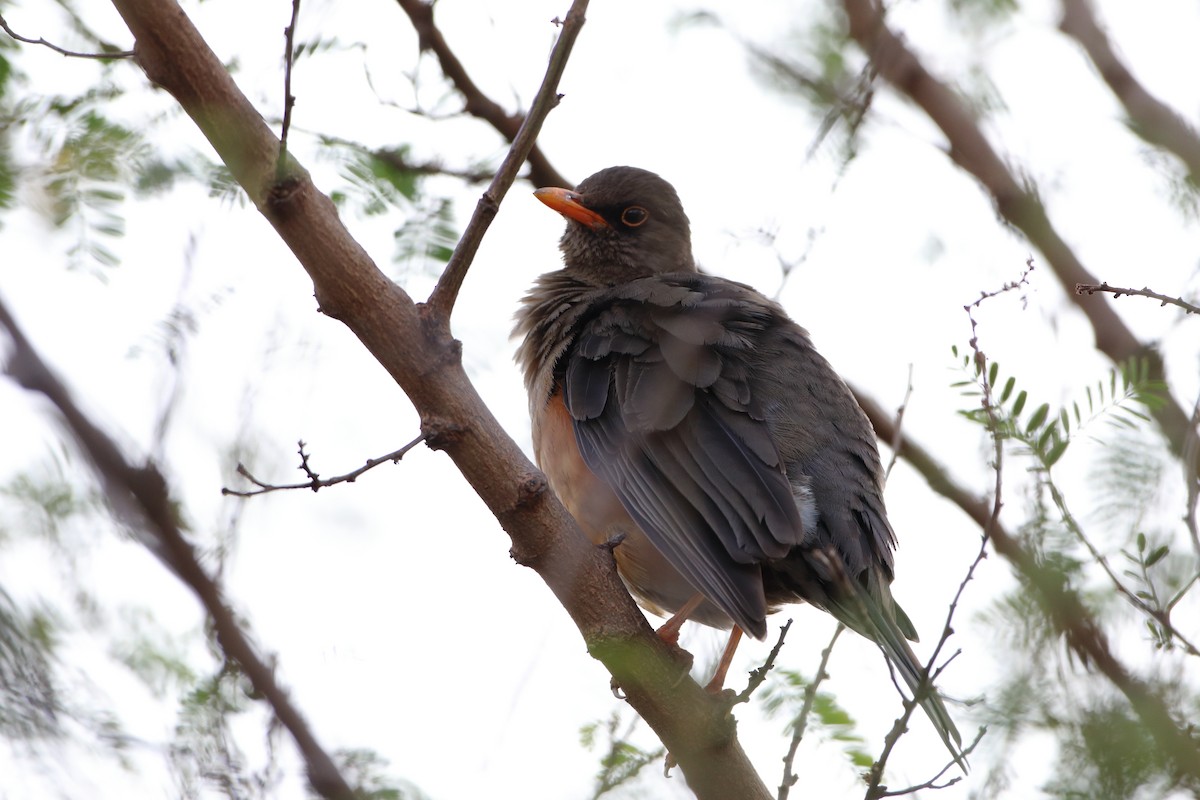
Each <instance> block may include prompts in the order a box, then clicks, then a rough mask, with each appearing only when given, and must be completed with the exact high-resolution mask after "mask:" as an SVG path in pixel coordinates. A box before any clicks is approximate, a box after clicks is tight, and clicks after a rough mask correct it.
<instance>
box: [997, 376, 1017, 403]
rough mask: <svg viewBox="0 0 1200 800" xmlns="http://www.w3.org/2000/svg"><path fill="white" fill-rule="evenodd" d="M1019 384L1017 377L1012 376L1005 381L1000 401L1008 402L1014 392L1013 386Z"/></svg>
mask: <svg viewBox="0 0 1200 800" xmlns="http://www.w3.org/2000/svg"><path fill="white" fill-rule="evenodd" d="M1016 385H1017V379H1016V378H1012V377H1010V378H1009V379H1008V380H1006V381H1005V382H1004V388H1003V389H1001V390H1000V402H1001V403H1007V402H1008V397H1009V395H1011V394H1012V390H1013V387H1014V386H1016Z"/></svg>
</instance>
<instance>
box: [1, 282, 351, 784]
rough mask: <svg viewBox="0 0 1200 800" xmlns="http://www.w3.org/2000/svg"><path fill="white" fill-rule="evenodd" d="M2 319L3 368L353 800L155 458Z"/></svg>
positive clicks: (308, 753) (302, 744) (317, 772)
mask: <svg viewBox="0 0 1200 800" xmlns="http://www.w3.org/2000/svg"><path fill="white" fill-rule="evenodd" d="M0 326H2V327H4V328H7V329H8V333H9V337H10V338H11V339H12V355H11V357H10V359H9V362H8V363H7V364H6V366H5V371H6V372H7V373H8V374H9V375H10V376H11V377H12V378H13V379H14V380H16V382H17V383H18V384H20V385H21V386H23V387H24V388H26V389H28V390H30V391H34V392H39V393H40V394H42V395H44V396H45V397H46V399H47V400H49V401H50V402H51V403H52V404H54V406H55V407H56V408H57V409H58V411H59V413H60V414H61V415H62V417H63V421H64V422H65V423H66V426H67V428H68V429H69V430H70V431H71V434H72V435H73V436H74V437H75V440H76V441H77V442H78V444H79V447H80V448H81V449H82V450H83V452H84V453H86V454H87V456H88V457H89V459H90V460H91V463H92V467H93V469H94V470H95V473H96V477H97V479H98V481H99V482H100V485H101V487H102V488H103V490H104V492H105V494H106V495H107V497H108V500H109V503H110V505H111V507H112V510H113V512H114V514H115V515H117V516H118V518H120V519H121V520H122V521H123V522H124V523H125V524H126V525H128V526H129V527H130V529H132V530H134V531H137V532H138V533H139V534H140V536H139V540H140V541H141V542H142V543H143V544H144V545H145V546H146V548H147V549H148V550H150V551H151V552H152V553H153V554H154V555H155V556H157V557H158V558H159V559H160V560H161V561H162V562H163V564H164V565H165V566H166V567H167V568H168V569H169V570H171V572H173V573H174V574H175V575H176V576H177V577H178V578H179V580H180V581H182V582H183V583H184V584H185V585H186V586H187V587H188V588H189V589H191V590H192V592H193V593H194V594H195V595H196V597H197V598H198V599H199V600H200V603H201V604H202V605H203V606H204V610H205V611H206V612H207V613H208V616H209V619H210V620H211V621H212V627H213V630H214V631H215V632H216V640H217V643H218V644H219V645H220V647H221V650H222V652H223V653H224V654H225V657H226V658H227V659H229V661H231V662H232V663H235V664H236V665H237V666H238V668H239V669H240V670H241V671H242V673H243V674H244V675H245V676H246V678H247V679H248V680H249V681H250V683H251V685H252V686H253V687H254V689H255V692H256V693H257V694H259V695H261V696H262V697H264V698H266V701H267V702H268V703H269V704H270V706H271V709H272V711H273V712H274V714H275V716H276V718H277V719H278V720H279V721H280V722H281V723H282V724H283V726H284V727H285V728H287V730H288V732H289V733H290V734H291V735H292V738H293V739H294V740H295V742H296V746H297V748H298V749H299V751H300V753H301V755H302V756H303V758H304V761H305V764H306V766H307V769H308V777H309V781H310V783H311V784H312V787H313V789H314V790H315V791H316V792H317V793H318V794H320V795H321V796H322V797H325V798H327V800H351V799H352V798H353V797H354V796H355V794H354V792H353V791H352V790H351V788H350V785H349V784H348V783H347V781H346V779H345V777H343V775H342V773H341V771H340V769H339V768H338V766H337V763H336V762H335V761H334V759H333V757H332V756H330V755H329V753H328V752H327V751H326V750H325V749H324V748H322V747H321V745H320V744H319V743H318V742H317V739H316V736H315V735H314V734H313V732H312V729H311V728H309V726H308V723H307V721H305V719H304V717H303V716H302V715H301V713H300V711H299V709H298V708H297V707H296V706H295V705H293V703H292V699H291V696H290V695H289V693H288V692H287V691H286V690H285V689H284V688H283V687H282V686H281V685H280V684H279V683H278V682H277V681H276V679H275V667H274V665H273V664H271V663H270V659H267V658H264V657H262V656H260V655H259V653H258V651H257V649H256V648H255V646H254V644H253V643H252V642H251V641H250V638H249V636H248V635H247V633H246V632H245V631H244V630H243V628H242V623H241V622H240V621H239V616H238V614H236V613H235V612H234V610H233V609H232V608H230V607H229V606H228V605H227V604H226V600H225V597H224V592H223V591H222V589H221V586H220V584H219V583H218V582H217V581H216V580H214V579H213V578H212V576H210V575H209V574H208V572H207V571H206V570H205V568H204V567H203V566H202V565H201V564H200V558H199V555H198V554H197V553H196V549H195V548H194V547H193V546H192V544H191V542H189V541H188V540H187V537H185V536H184V534H183V531H182V530H180V527H179V523H178V512H177V510H176V507H175V504H174V502H173V501H172V499H171V497H170V492H169V489H168V485H167V480H166V478H165V477H164V476H163V474H162V472H161V471H159V469H158V468H157V467H156V466H154V464H153V463H148V464H145V465H143V466H134V465H132V464H130V463H129V462H128V461H126V460H125V456H124V455H123V454H122V453H121V448H119V447H118V446H117V444H116V442H114V441H113V439H112V438H111V437H110V436H108V435H107V434H106V433H104V432H103V431H102V430H100V429H99V428H98V427H97V426H96V425H95V423H93V422H92V421H91V419H90V418H88V417H87V415H85V414H84V413H83V411H82V410H81V409H80V408H79V406H77V405H76V404H75V401H74V399H73V398H72V397H71V394H70V392H69V391H68V390H67V387H66V386H64V385H63V384H62V382H61V381H60V380H59V379H58V377H57V376H55V375H54V373H52V372H51V371H50V369H49V367H47V366H46V364H45V362H44V361H43V360H42V358H41V356H39V355H38V353H37V351H36V350H34V348H33V346H32V344H30V342H29V341H28V339H27V338H26V337H25V334H24V332H23V331H22V330H21V329H20V327H19V326H18V325H17V323H16V321H15V320H14V319H13V317H12V315H11V314H9V311H8V309H7V307H6V306H5V305H4V304H3V303H2V302H0Z"/></svg>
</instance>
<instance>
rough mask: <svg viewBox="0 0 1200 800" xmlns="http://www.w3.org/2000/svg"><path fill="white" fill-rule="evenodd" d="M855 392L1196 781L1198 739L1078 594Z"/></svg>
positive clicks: (879, 428)
mask: <svg viewBox="0 0 1200 800" xmlns="http://www.w3.org/2000/svg"><path fill="white" fill-rule="evenodd" d="M854 394H855V397H856V398H858V402H859V405H861V406H862V408H863V411H865V412H866V414H867V417H868V418H869V419H870V420H871V424H872V425H873V426H874V427H875V433H876V435H877V436H878V437H879V438H880V439H882V440H884V441H892V440H896V441H899V442H900V457H901V458H903V459H904V460H905V461H907V462H909V464H911V465H912V466H913V467H915V468H916V469H917V471H918V472H920V473H921V475H922V476H923V477H924V478H925V480H926V481H927V482H928V483H929V485H930V487H931V488H932V489H933V490H934V491H935V492H937V493H938V494H940V495H942V496H943V497H946V498H947V499H949V500H951V501H952V502H953V503H954V504H955V505H957V506H958V507H959V508H961V509H962V510H963V511H965V512H966V513H967V515H968V516H970V517H971V519H972V520H974V521H975V522H976V524H978V525H979V526H980V528H983V529H985V530H986V531H987V532H988V537H989V538H990V539H991V541H992V545H993V547H994V548H995V549H996V552H998V553H999V554H1000V555H1002V556H1004V558H1005V559H1007V560H1008V561H1009V562H1010V563H1011V564H1012V566H1013V567H1014V568H1015V569H1016V571H1017V573H1018V574H1019V575H1020V576H1021V577H1022V579H1024V580H1025V581H1026V582H1027V583H1028V585H1029V586H1030V587H1031V588H1032V589H1033V590H1034V591H1035V592H1036V593H1037V598H1038V600H1039V602H1040V604H1041V606H1042V608H1044V609H1045V610H1046V613H1047V614H1048V615H1049V617H1050V620H1051V622H1052V623H1053V624H1054V627H1055V628H1056V629H1057V630H1059V631H1060V632H1061V633H1062V634H1063V636H1064V637H1065V638H1066V643H1067V646H1068V647H1070V648H1071V650H1072V651H1074V652H1075V654H1076V655H1077V656H1078V657H1079V658H1080V660H1081V661H1082V662H1083V663H1084V664H1087V665H1090V666H1092V667H1094V668H1095V669H1097V670H1098V671H1099V672H1100V673H1102V674H1103V675H1104V676H1105V677H1106V678H1108V680H1109V681H1110V682H1111V683H1112V684H1113V686H1115V687H1116V688H1117V690H1118V691H1120V692H1121V693H1122V694H1123V695H1125V697H1126V699H1127V700H1128V701H1129V704H1130V706H1131V707H1132V709H1133V711H1134V713H1135V714H1137V716H1138V717H1139V718H1140V719H1141V720H1142V722H1143V724H1145V726H1146V729H1147V730H1148V731H1149V732H1150V734H1151V736H1153V737H1154V739H1155V741H1156V742H1158V744H1159V746H1160V747H1161V748H1162V749H1163V752H1165V753H1166V754H1167V756H1168V757H1169V758H1170V759H1171V761H1172V763H1173V764H1175V765H1176V768H1177V769H1179V771H1180V772H1181V773H1183V774H1185V775H1188V776H1189V777H1190V778H1191V779H1192V780H1193V781H1200V751H1198V750H1197V744H1196V742H1195V741H1193V740H1192V738H1191V737H1190V736H1189V735H1188V734H1187V733H1186V732H1184V731H1183V730H1181V729H1180V728H1179V726H1178V725H1177V724H1176V722H1175V720H1173V719H1172V718H1171V713H1170V710H1169V709H1168V706H1167V704H1166V703H1165V702H1164V701H1163V699H1162V697H1161V696H1160V695H1159V694H1158V693H1157V692H1155V691H1154V690H1153V689H1152V688H1151V687H1150V686H1148V685H1147V684H1146V683H1145V682H1143V681H1142V680H1140V679H1139V678H1136V677H1134V676H1133V675H1132V674H1131V673H1130V672H1129V670H1128V669H1127V668H1126V667H1125V665H1124V664H1122V663H1121V662H1120V661H1119V660H1118V659H1117V658H1116V656H1115V655H1113V653H1112V650H1111V648H1110V647H1109V645H1108V638H1107V637H1106V636H1105V635H1104V631H1103V630H1101V628H1100V626H1099V624H1098V623H1097V622H1096V620H1095V618H1094V617H1093V616H1092V614H1091V613H1090V612H1089V611H1088V609H1087V607H1086V606H1085V605H1084V603H1083V600H1082V599H1081V598H1080V596H1079V593H1078V592H1076V591H1075V590H1074V589H1072V588H1071V587H1069V586H1067V585H1065V584H1064V583H1063V582H1062V579H1061V576H1060V575H1058V574H1057V573H1055V572H1054V571H1053V570H1051V569H1048V568H1047V567H1045V566H1043V565H1042V564H1039V563H1038V562H1037V560H1036V559H1035V558H1034V557H1033V555H1032V554H1031V553H1029V552H1028V551H1027V550H1026V549H1025V548H1024V546H1022V545H1021V543H1020V541H1019V540H1018V539H1017V538H1016V537H1015V536H1013V534H1011V533H1009V532H1008V531H1007V530H1006V529H1005V527H1004V526H1003V525H1002V524H1000V522H999V520H998V519H993V510H994V509H993V507H992V506H991V505H989V503H988V502H987V501H986V500H985V499H982V498H979V497H976V496H975V495H974V494H972V493H971V492H970V491H969V490H967V489H966V488H964V487H963V486H961V485H959V484H958V483H957V482H956V481H955V480H954V479H953V478H951V477H950V474H949V471H948V470H946V469H945V467H944V466H942V465H941V464H939V463H938V462H937V460H936V459H935V458H934V457H933V456H932V455H931V454H930V453H929V452H928V451H927V450H925V449H924V448H922V447H921V446H920V445H918V444H916V443H915V442H913V441H912V440H910V439H909V438H908V437H907V436H905V435H904V434H903V433H901V434H900V436H899V438H898V439H896V431H895V429H894V426H893V425H892V416H891V414H889V413H888V412H887V411H885V410H884V409H883V408H882V407H880V405H879V404H878V403H876V402H875V401H873V400H872V399H871V398H869V397H867V396H865V395H863V394H862V393H861V392H859V391H855V392H854Z"/></svg>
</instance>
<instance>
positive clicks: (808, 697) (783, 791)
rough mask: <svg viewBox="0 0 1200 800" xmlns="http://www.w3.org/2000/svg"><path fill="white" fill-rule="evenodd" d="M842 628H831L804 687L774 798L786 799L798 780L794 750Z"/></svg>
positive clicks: (806, 727) (806, 725) (839, 624)
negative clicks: (815, 668) (814, 672)
mask: <svg viewBox="0 0 1200 800" xmlns="http://www.w3.org/2000/svg"><path fill="white" fill-rule="evenodd" d="M789 624H790V623H789ZM844 630H846V626H845V625H843V624H842V623H840V622H839V623H838V624H837V627H836V628H834V629H833V636H830V637H829V644H827V645H825V649H824V650H822V651H821V661H820V663H819V664H817V674H816V675H815V676H813V679H812V680H811V681H809V682H808V685H807V686H805V687H804V703H803V704H802V705H801V706H800V713H798V714H797V715H796V719H795V720H793V722H792V740H791V742H789V743H788V751H787V755H785V756H784V757H783V778H782V779H781V780H780V781H779V790H778V792H776V795H775V797H776V800H787V796H788V794H790V793H791V791H792V787H793V786H795V785H796V782H797V781H798V780H800V776H799V775H797V774H796V773H795V772H794V771H793V766H794V765H795V763H796V751H797V750H799V749H800V742H801V741H802V740H803V739H804V733H805V731H807V730H808V718H809V717H810V716H811V715H812V710H813V704H814V703H816V701H817V690H818V689H819V688H820V686H821V684H822V683H823V682H824V681H826V680H827V679H828V678H829V673H828V672H827V671H826V668H827V667H828V666H829V656H830V654H831V653H833V646H834V645H835V644H837V640H838V637H839V636H841V635H842V631H844Z"/></svg>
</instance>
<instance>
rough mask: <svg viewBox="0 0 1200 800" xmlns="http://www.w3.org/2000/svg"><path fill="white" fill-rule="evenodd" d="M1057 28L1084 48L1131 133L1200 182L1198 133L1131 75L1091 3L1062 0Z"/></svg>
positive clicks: (1199, 138) (1086, 0) (1085, 0)
mask: <svg viewBox="0 0 1200 800" xmlns="http://www.w3.org/2000/svg"><path fill="white" fill-rule="evenodd" d="M1059 30H1061V31H1062V32H1063V33H1065V34H1066V35H1067V36H1070V37H1071V38H1072V39H1074V40H1075V41H1077V42H1079V44H1080V46H1082V47H1083V49H1084V52H1086V53H1087V55H1088V58H1090V59H1091V60H1092V64H1093V65H1095V67H1096V70H1097V71H1098V72H1099V73H1100V77H1101V78H1103V79H1104V82H1105V83H1107V84H1108V88H1110V89H1112V92H1113V94H1114V95H1116V97H1117V99H1118V100H1119V101H1121V105H1122V106H1124V107H1125V113H1126V114H1128V115H1129V119H1130V121H1131V122H1132V123H1133V130H1134V132H1136V133H1137V135H1138V136H1140V137H1142V138H1143V139H1145V140H1146V141H1147V142H1149V143H1150V144H1152V145H1154V146H1155V147H1161V148H1162V149H1163V150H1166V151H1167V152H1168V153H1171V154H1173V155H1174V156H1175V157H1176V158H1178V159H1179V160H1180V161H1182V162H1183V165H1184V166H1185V167H1187V170H1188V175H1189V176H1190V177H1191V179H1192V182H1193V183H1197V184H1200V136H1197V134H1196V130H1195V129H1194V128H1193V127H1192V126H1191V125H1188V124H1187V122H1186V121H1185V120H1184V119H1183V117H1181V116H1179V115H1178V114H1176V113H1175V111H1174V109H1172V108H1171V107H1170V106H1168V105H1167V104H1166V103H1164V102H1162V101H1161V100H1159V99H1158V98H1157V97H1155V96H1154V95H1152V94H1150V92H1148V91H1146V89H1145V87H1143V86H1142V85H1141V84H1140V83H1138V80H1137V78H1135V77H1133V73H1131V72H1130V71H1129V68H1128V67H1126V66H1125V64H1124V62H1122V61H1121V59H1120V58H1118V57H1117V54H1116V52H1115V51H1114V50H1113V48H1112V44H1111V43H1110V42H1109V41H1108V36H1106V35H1105V33H1104V31H1103V30H1101V29H1100V25H1099V23H1097V22H1096V16H1095V14H1094V13H1093V12H1092V4H1091V3H1090V2H1089V1H1088V0H1062V22H1061V23H1059Z"/></svg>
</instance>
